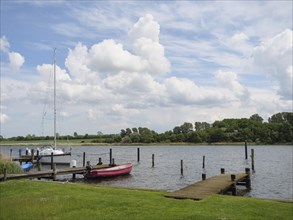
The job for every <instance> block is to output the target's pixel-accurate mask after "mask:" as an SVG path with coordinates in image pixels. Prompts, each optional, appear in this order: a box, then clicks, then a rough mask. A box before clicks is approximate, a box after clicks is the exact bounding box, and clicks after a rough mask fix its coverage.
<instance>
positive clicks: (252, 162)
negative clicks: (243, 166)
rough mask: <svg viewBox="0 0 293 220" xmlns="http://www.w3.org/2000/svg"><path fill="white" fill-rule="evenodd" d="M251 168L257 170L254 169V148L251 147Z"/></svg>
mask: <svg viewBox="0 0 293 220" xmlns="http://www.w3.org/2000/svg"><path fill="white" fill-rule="evenodd" d="M251 169H252V171H253V172H255V170H254V149H251Z"/></svg>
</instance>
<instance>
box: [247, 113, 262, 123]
mask: <svg viewBox="0 0 293 220" xmlns="http://www.w3.org/2000/svg"><path fill="white" fill-rule="evenodd" d="M249 119H251V120H254V121H258V122H263V118H262V117H260V116H259V115H258V114H254V115H252V116H250V118H249Z"/></svg>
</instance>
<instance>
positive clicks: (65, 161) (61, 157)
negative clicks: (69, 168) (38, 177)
mask: <svg viewBox="0 0 293 220" xmlns="http://www.w3.org/2000/svg"><path fill="white" fill-rule="evenodd" d="M39 157H40V159H39V162H40V163H41V164H44V165H46V164H51V163H52V159H51V157H52V156H51V155H40V156H39ZM70 162H71V153H64V154H53V164H59V165H70Z"/></svg>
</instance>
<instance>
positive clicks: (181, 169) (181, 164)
mask: <svg viewBox="0 0 293 220" xmlns="http://www.w3.org/2000/svg"><path fill="white" fill-rule="evenodd" d="M180 172H181V176H183V160H181V161H180Z"/></svg>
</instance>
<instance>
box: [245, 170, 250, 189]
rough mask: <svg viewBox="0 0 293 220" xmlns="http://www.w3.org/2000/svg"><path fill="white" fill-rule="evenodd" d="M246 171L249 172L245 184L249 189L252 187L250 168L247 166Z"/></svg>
mask: <svg viewBox="0 0 293 220" xmlns="http://www.w3.org/2000/svg"><path fill="white" fill-rule="evenodd" d="M245 173H246V174H248V175H247V178H246V179H245V186H246V188H247V189H251V179H250V169H249V168H245Z"/></svg>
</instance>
